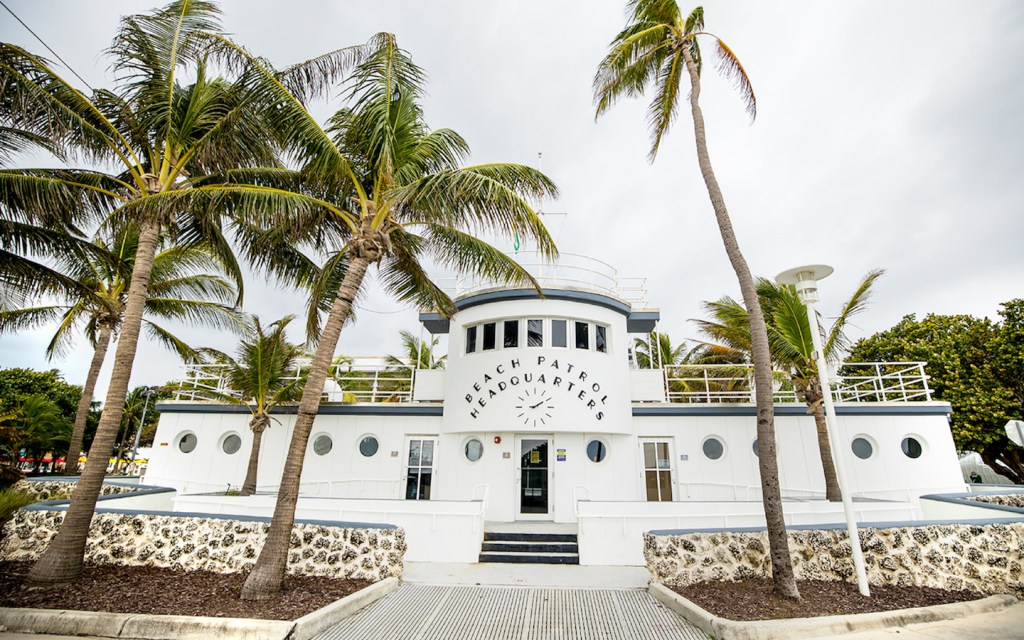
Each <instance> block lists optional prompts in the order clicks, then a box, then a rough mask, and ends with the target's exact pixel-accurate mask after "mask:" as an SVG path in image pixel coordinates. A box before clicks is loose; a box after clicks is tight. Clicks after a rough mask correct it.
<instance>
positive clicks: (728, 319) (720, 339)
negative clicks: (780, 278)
mask: <svg viewBox="0 0 1024 640" xmlns="http://www.w3.org/2000/svg"><path fill="white" fill-rule="evenodd" d="M883 273H885V271H884V270H882V269H875V270H873V271H870V272H868V274H867V275H866V276H864V279H863V280H861V282H860V284H859V285H858V286H857V288H856V290H854V292H853V295H851V296H850V299H849V300H847V301H846V303H845V304H844V305H843V310H842V312H841V313H840V314H839V316H838V317H837V318H836V319H835V321H834V322H833V323H832V326H831V328H829V330H828V331H825V330H824V328H823V327H822V326H821V325H820V324H819V326H818V327H815V329H814V330H817V331H819V332H820V333H821V334H822V336H824V340H823V344H824V347H823V348H824V350H825V358H826V360H828V361H829V362H831V363H838V362H839V361H840V360H841V359H842V358H843V356H844V355H845V354H846V352H847V350H848V348H849V344H850V343H849V340H848V339H847V337H846V334H845V333H844V331H843V330H844V329H845V328H846V324H847V322H849V320H850V318H851V317H853V316H855V315H857V314H858V313H860V312H861V311H863V310H864V309H865V308H866V305H867V302H868V298H869V297H870V296H871V285H872V284H874V282H875V280H877V279H878V278H879V277H881V276H882V274H883ZM757 296H758V298H759V299H760V301H761V308H762V309H763V310H764V316H765V322H766V323H767V326H768V343H769V346H770V349H771V354H772V362H773V363H774V365H775V367H776V368H777V369H778V370H780V371H782V372H783V373H785V374H786V375H787V376H788V377H789V379H790V381H791V382H792V384H793V388H794V389H795V390H796V393H797V396H798V397H799V398H801V399H802V400H803V401H804V402H805V403H806V404H807V411H808V413H810V414H812V415H813V416H814V424H815V427H816V432H817V438H818V453H819V455H820V457H821V469H822V473H823V474H824V476H825V498H826V499H827V500H830V501H833V502H838V501H840V500H842V499H843V496H842V492H841V491H840V488H839V480H838V478H837V476H836V467H835V462H834V459H833V457H832V446H831V444H830V443H829V439H828V426H827V424H826V422H825V409H824V405H823V401H824V393H823V392H822V388H821V380H820V379H819V377H818V366H817V364H816V362H815V358H814V345H813V343H812V341H811V333H810V332H811V330H812V329H811V327H810V324H809V323H808V320H807V311H806V308H805V307H804V305H803V303H802V302H800V296H799V295H797V292H796V287H794V286H792V285H780V284H776V283H774V282H772V281H771V280H767V279H765V278H758V280H757ZM703 306H704V310H705V311H706V312H707V314H708V315H709V316H710V318H711V319H709V320H697V321H696V322H697V324H698V326H699V327H700V329H701V331H703V332H704V333H705V334H707V335H708V336H709V337H710V338H711V339H712V340H715V341H716V342H717V343H718V344H717V345H715V347H716V348H719V349H722V350H729V351H732V352H734V353H737V354H742V355H744V356H749V354H750V321H749V319H748V318H747V310H746V308H744V307H743V305H741V304H740V303H739V302H737V301H736V300H733V299H732V298H730V297H729V296H725V297H723V298H720V299H719V300H716V301H715V302H705V303H704V305H703Z"/></svg>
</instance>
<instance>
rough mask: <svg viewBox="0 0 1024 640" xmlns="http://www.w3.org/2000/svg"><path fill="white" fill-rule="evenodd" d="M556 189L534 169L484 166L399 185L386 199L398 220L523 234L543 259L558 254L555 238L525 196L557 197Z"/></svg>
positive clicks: (509, 165) (499, 165) (504, 233)
mask: <svg viewBox="0 0 1024 640" xmlns="http://www.w3.org/2000/svg"><path fill="white" fill-rule="evenodd" d="M557 191H558V190H557V187H556V186H555V185H554V183H553V182H551V180H550V179H549V178H547V176H545V175H544V174H542V173H540V172H539V171H537V170H536V169H533V168H531V167H527V166H525V165H516V164H486V165H476V166H471V167H466V168H463V169H458V170H455V171H442V172H440V173H435V174H431V175H429V176H425V177H423V178H421V179H419V180H416V181H414V182H411V183H410V184H408V185H407V186H404V187H397V188H395V189H393V190H391V191H389V192H388V194H387V198H388V200H389V201H390V202H391V203H392V206H393V207H394V209H395V210H396V211H398V212H399V215H398V216H397V217H398V219H399V221H400V222H406V221H415V222H418V221H424V222H428V223H432V224H438V225H444V226H449V227H452V228H457V229H461V230H463V231H466V232H469V233H473V234H480V233H484V232H498V233H501V234H503V235H505V236H507V237H512V235H513V234H515V233H519V234H520V235H521V236H523V237H525V238H528V239H530V240H531V241H533V242H534V243H535V244H536V245H537V248H538V250H539V251H540V252H541V254H542V255H544V256H545V257H548V258H554V257H555V256H557V253H558V251H557V249H556V248H555V243H554V240H552V238H551V236H550V235H549V234H548V231H547V229H546V228H545V227H544V223H543V222H542V221H541V219H540V217H539V216H538V215H537V213H536V211H534V209H533V208H532V207H531V206H530V204H529V203H528V202H527V200H526V198H535V199H540V198H541V197H542V196H544V195H549V196H556V195H557Z"/></svg>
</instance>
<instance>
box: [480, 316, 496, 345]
mask: <svg viewBox="0 0 1024 640" xmlns="http://www.w3.org/2000/svg"><path fill="white" fill-rule="evenodd" d="M494 336H495V326H494V323H493V322H488V323H487V324H485V325H484V344H483V346H482V347H481V349H482V350H484V351H490V350H491V349H493V348H494V342H495V340H494Z"/></svg>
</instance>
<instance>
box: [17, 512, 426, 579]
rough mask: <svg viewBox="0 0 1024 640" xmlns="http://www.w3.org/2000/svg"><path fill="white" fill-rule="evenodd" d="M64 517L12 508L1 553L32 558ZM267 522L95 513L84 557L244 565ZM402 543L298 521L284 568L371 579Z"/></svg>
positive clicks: (193, 567)
mask: <svg viewBox="0 0 1024 640" xmlns="http://www.w3.org/2000/svg"><path fill="white" fill-rule="evenodd" d="M63 520H64V512H63V511H44V510H35V509H30V510H20V511H18V512H16V513H15V515H14V518H13V519H12V520H11V521H10V522H8V523H7V525H6V526H5V527H4V535H3V539H2V542H0V559H2V560H21V561H32V560H35V559H36V558H38V557H39V555H40V554H41V553H42V551H43V549H45V548H46V546H47V545H48V544H49V542H50V540H51V539H52V538H53V536H54V535H55V534H56V532H57V528H58V527H59V526H60V523H61V522H62V521H63ZM269 528H270V523H268V522H248V521H240V520H222V519H216V518H202V517H194V516H175V515H156V514H131V513H97V514H96V515H95V516H94V517H93V521H92V527H91V529H90V531H89V539H88V542H87V543H86V549H85V560H86V562H92V563H97V564H115V565H145V566H154V567H168V568H171V569H175V570H182V571H197V570H204V571H216V572H219V573H233V572H237V571H246V570H248V569H250V568H251V567H252V565H253V564H255V562H256V556H257V555H258V554H259V550H260V549H261V548H262V547H263V541H264V539H265V538H266V535H267V530H268V529H269ZM405 549H406V545H405V531H403V530H402V529H397V528H392V529H383V528H382V529H375V528H343V527H332V526H325V525H315V524H296V525H295V527H294V529H293V530H292V539H291V549H290V550H289V558H288V572H289V573H293V574H296V575H323V576H331V577H337V578H360V579H364V580H374V581H376V580H383V579H384V578H387V577H389V576H395V577H399V578H400V577H401V576H402V569H403V564H402V559H403V556H404V555H405Z"/></svg>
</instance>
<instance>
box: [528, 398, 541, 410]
mask: <svg viewBox="0 0 1024 640" xmlns="http://www.w3.org/2000/svg"><path fill="white" fill-rule="evenodd" d="M542 404H544V401H543V400H541V401H540V402H538V403H537V404H532V405H530V408H531V409H536V408H537V407H539V406H540V405H542Z"/></svg>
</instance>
